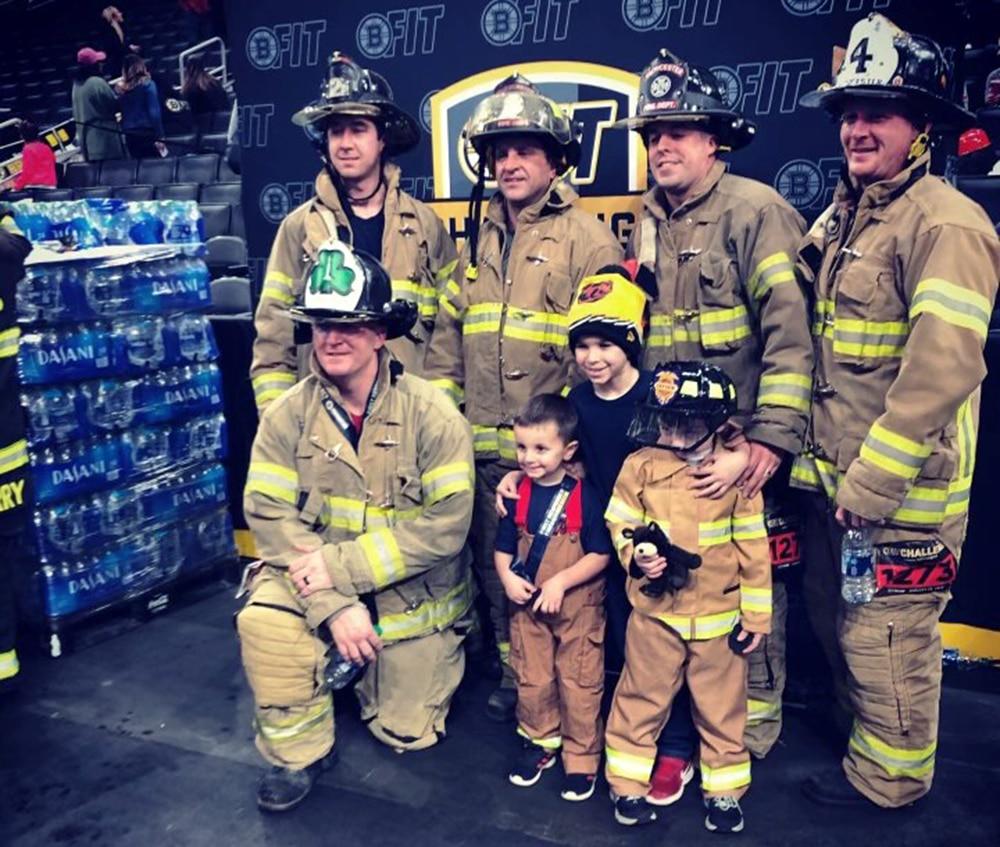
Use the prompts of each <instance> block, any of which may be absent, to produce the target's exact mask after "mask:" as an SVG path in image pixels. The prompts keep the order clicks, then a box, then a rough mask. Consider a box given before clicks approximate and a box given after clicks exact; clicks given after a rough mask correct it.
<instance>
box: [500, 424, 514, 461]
mask: <svg viewBox="0 0 1000 847" xmlns="http://www.w3.org/2000/svg"><path fill="white" fill-rule="evenodd" d="M497 441H498V443H499V445H500V458H501V459H515V460H516V459H517V442H516V441H514V429H513V427H509V426H500V427H497Z"/></svg>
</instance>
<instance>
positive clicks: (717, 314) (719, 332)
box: [698, 306, 750, 347]
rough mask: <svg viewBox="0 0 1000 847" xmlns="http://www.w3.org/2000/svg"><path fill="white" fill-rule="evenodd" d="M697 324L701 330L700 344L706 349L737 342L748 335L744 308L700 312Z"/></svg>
mask: <svg viewBox="0 0 1000 847" xmlns="http://www.w3.org/2000/svg"><path fill="white" fill-rule="evenodd" d="M698 323H699V326H700V328H701V343H702V344H703V345H704V346H706V347H714V346H716V345H719V344H725V343H727V342H733V341H739V340H740V339H741V338H746V337H747V336H749V335H750V324H749V322H748V321H747V308H746V306H736V307H735V308H732V309H712V310H710V311H705V312H702V313H701V315H700V316H699V318H698Z"/></svg>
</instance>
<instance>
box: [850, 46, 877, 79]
mask: <svg viewBox="0 0 1000 847" xmlns="http://www.w3.org/2000/svg"><path fill="white" fill-rule="evenodd" d="M874 58H875V54H874V53H869V52H868V39H867V38H862V39H861V40H860V41H859V42H858V46H857V47H855V48H854V52H852V53H851V61H852V62H854V72H855V73H857V74H863V73H864V72H865V71H867V70H868V63H869V62H870V61H871V60H872V59H874Z"/></svg>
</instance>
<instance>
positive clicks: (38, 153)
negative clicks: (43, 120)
mask: <svg viewBox="0 0 1000 847" xmlns="http://www.w3.org/2000/svg"><path fill="white" fill-rule="evenodd" d="M18 129H19V130H20V131H21V138H22V139H23V140H24V149H23V150H22V151H21V171H20V173H18V174H17V176H15V177H14V181H13V185H14V188H15V189H16V190H17V191H20V190H21V189H23V188H27V187H29V186H44V187H45V188H55V187H56V154H55V153H54V152H53V151H52V148H51V147H49V145H48V144H46V143H45V142H44V141H39V140H38V125H37V124H35V123H34V122H33V121H30V120H22V121H21V124H20V126H19V127H18Z"/></svg>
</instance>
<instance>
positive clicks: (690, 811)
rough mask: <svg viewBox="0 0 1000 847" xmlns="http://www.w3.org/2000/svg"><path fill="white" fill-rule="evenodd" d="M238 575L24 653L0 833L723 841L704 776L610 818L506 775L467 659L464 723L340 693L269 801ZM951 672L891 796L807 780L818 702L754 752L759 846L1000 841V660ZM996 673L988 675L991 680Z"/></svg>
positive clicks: (8, 731)
mask: <svg viewBox="0 0 1000 847" xmlns="http://www.w3.org/2000/svg"><path fill="white" fill-rule="evenodd" d="M232 594H233V592H232V589H231V587H230V586H228V585H226V584H223V583H213V584H212V585H211V586H210V587H208V588H207V589H206V590H203V591H202V592H201V595H200V599H198V600H197V601H194V602H187V603H186V604H184V605H182V606H180V607H178V608H174V609H171V610H170V611H169V612H168V613H167V614H164V615H162V616H160V617H158V618H156V619H154V620H152V621H150V622H149V623H148V624H146V625H143V626H139V627H134V628H132V629H131V630H129V631H127V632H124V633H120V634H117V635H115V636H114V637H109V638H106V639H105V640H103V641H100V642H99V643H96V644H93V645H91V646H88V647H86V648H83V649H79V650H76V651H74V652H72V653H70V654H69V655H66V656H64V657H63V658H60V659H59V660H49V659H44V658H42V657H41V656H40V655H35V656H32V655H29V656H27V657H26V661H25V663H24V664H25V667H24V670H23V673H22V685H21V691H20V693H19V694H18V695H16V696H15V697H12V698H7V699H6V700H5V701H4V702H3V703H2V704H0V845H4V847H28V845H60V847H84V846H85V845H87V846H88V847H89V846H90V845H93V847H101V846H102V845H141V847H161V845H164V846H165V845H179V847H199V845H211V847H224V845H256V844H277V845H320V844H322V845H326V844H338V845H340V844H347V845H355V844H357V845H361V844H372V845H406V847H423V845H438V844H448V845H456V847H457V845H476V847H494V845H543V844H567V845H568V844H572V845H595V847H596V846H597V845H611V844H625V843H629V844H636V845H647V844H649V845H651V844H677V845H698V844H718V843H720V841H721V840H723V839H724V838H725V836H719V835H713V834H712V833H709V832H707V831H706V830H705V829H704V826H703V824H702V819H703V814H702V811H701V808H700V799H699V795H698V792H697V790H692V789H696V785H692V786H691V787H690V788H689V789H688V792H687V793H686V794H685V796H684V798H683V799H682V800H681V801H680V802H679V803H678V804H676V805H675V806H672V807H670V808H669V809H666V810H664V811H663V812H662V813H661V817H660V820H659V821H658V822H657V823H655V824H654V825H652V826H649V827H644V828H641V829H637V830H631V829H626V828H624V827H621V826H619V825H617V824H615V823H614V821H613V819H612V814H611V806H610V803H609V802H608V800H607V794H606V786H604V785H603V783H602V784H601V785H599V787H598V792H597V793H596V794H595V796H594V797H593V798H591V799H590V800H589V801H586V802H584V803H567V802H566V801H564V800H562V799H560V797H559V793H558V787H559V772H558V769H553V770H550V771H548V772H546V773H545V774H543V776H542V779H541V780H540V782H539V783H538V784H537V785H536V786H535V787H534V788H530V789H523V788H515V787H514V786H512V785H510V784H509V783H508V782H507V780H506V776H505V775H506V766H507V764H508V761H509V759H510V756H511V754H512V753H513V752H514V751H515V750H516V748H517V741H516V739H515V736H514V733H513V730H512V727H510V726H502V725H499V724H495V723H491V722H490V721H489V720H487V719H486V718H485V717H484V714H483V709H484V705H485V701H486V697H487V695H488V692H489V690H490V684H489V683H488V682H487V681H485V680H479V679H476V678H475V677H474V676H473V675H469V676H468V677H467V679H466V682H465V683H464V684H463V686H462V688H461V689H460V690H459V692H458V695H457V697H456V700H455V703H454V708H453V710H452V717H451V719H450V724H449V730H450V731H449V736H448V738H447V739H446V740H445V741H444V742H443V743H442V744H440V745H439V746H437V747H435V748H433V749H431V750H429V751H426V752H422V753H411V754H407V755H402V756H401V755H397V754H395V753H393V752H391V751H390V750H388V749H386V748H384V747H382V746H381V745H379V744H378V743H376V742H375V741H374V740H373V739H372V738H371V737H370V736H369V735H368V733H367V731H366V730H365V729H364V728H363V726H362V725H361V723H360V721H359V719H358V716H357V710H356V708H355V707H354V705H353V698H351V697H350V696H346V697H340V698H338V727H337V729H338V740H337V746H338V749H339V752H340V760H339V762H338V764H337V765H336V766H335V767H334V768H333V769H332V770H330V771H328V772H327V773H326V774H324V775H323V776H322V777H321V779H320V781H319V783H318V785H317V786H316V788H315V790H314V791H313V793H312V795H311V796H310V797H309V798H308V799H307V800H306V802H305V803H304V804H303V805H302V806H301V807H300V808H299V809H297V810H295V811H294V812H291V813H289V814H285V815H281V816H269V815H263V814H261V813H259V812H258V810H257V808H256V805H255V803H254V791H255V785H256V780H257V777H258V774H259V773H260V769H261V761H260V759H259V758H258V756H257V753H256V751H255V750H254V748H253V745H252V741H251V731H250V721H251V699H250V693H249V690H248V688H247V686H246V683H245V681H244V678H243V672H242V670H241V667H240V663H239V654H238V647H237V642H236V636H235V632H234V630H233V626H232V612H233V611H234V609H235V607H236V602H235V601H234V600H233V599H232ZM978 673H979V672H977V671H969V672H966V673H965V675H964V676H963V675H962V673H961V672H959V671H955V672H949V674H948V677H947V685H946V687H945V690H944V697H943V702H942V709H941V711H942V720H941V734H940V744H939V750H938V758H937V776H936V781H935V786H934V790H933V792H932V793H931V795H930V796H929V797H928V798H925V799H924V800H923V801H921V802H920V803H918V804H916V805H915V806H913V807H911V808H908V809H904V810H900V811H891V812H883V811H879V810H877V809H875V808H874V807H873V808H871V809H864V810H861V811H858V810H853V809H852V810H848V811H843V810H831V809H825V808H818V807H816V806H813V805H812V804H810V803H809V802H808V801H806V800H805V799H804V798H802V796H801V794H800V792H799V782H800V781H801V780H802V779H803V778H804V777H806V776H808V775H809V774H810V773H812V772H813V771H814V770H816V769H818V768H822V767H825V766H828V765H831V764H834V763H835V762H836V761H837V759H838V756H837V753H836V751H835V749H834V746H833V744H832V743H831V742H830V740H829V738H828V736H827V735H825V734H824V733H823V732H822V727H821V726H819V725H818V723H817V722H816V721H815V720H814V719H812V718H811V712H809V711H808V710H802V709H799V710H792V709H788V710H786V714H787V719H786V726H785V732H784V735H783V737H782V740H781V742H780V743H779V746H778V747H777V748H775V750H774V751H773V753H772V754H771V755H770V756H769V757H768V759H767V760H766V761H764V762H761V763H755V764H754V776H753V787H752V788H751V790H750V792H749V794H748V795H747V796H746V798H745V801H744V803H743V807H744V812H745V814H746V819H747V823H746V829H745V831H744V832H743V833H742V834H741V835H738V836H730V838H735V839H736V840H737V841H738V842H739V843H742V844H744V845H746V847H751V845H753V846H754V847H756V845H811V847H826V845H830V847H848V846H849V847H865V845H879V847H892V845H906V847H921V845H928V847H930V845H934V846H935V847H936V845H946V844H950V845H954V847H959V845H961V847H973V845H993V847H996V845H998V844H1000V802H998V793H1000V791H998V789H1000V732H998V731H997V730H996V720H997V715H998V714H1000V693H998V692H997V690H996V683H997V679H996V678H997V676H1000V672H997V671H986V672H983V675H982V677H980V678H979V679H978V681H977V680H976V679H974V677H975V676H976V675H977V674H978ZM991 688H992V690H990V689H991Z"/></svg>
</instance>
